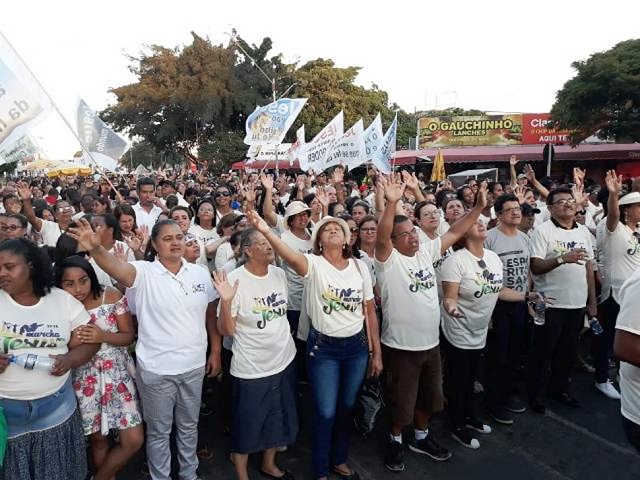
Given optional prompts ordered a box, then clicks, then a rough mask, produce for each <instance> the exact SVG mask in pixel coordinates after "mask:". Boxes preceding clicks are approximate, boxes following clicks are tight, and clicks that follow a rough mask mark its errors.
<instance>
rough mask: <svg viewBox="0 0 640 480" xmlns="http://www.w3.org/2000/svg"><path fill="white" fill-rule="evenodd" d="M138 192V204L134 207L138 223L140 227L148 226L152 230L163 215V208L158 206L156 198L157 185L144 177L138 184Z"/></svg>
mask: <svg viewBox="0 0 640 480" xmlns="http://www.w3.org/2000/svg"><path fill="white" fill-rule="evenodd" d="M136 191H137V192H138V200H139V201H138V203H136V204H135V205H134V206H133V211H134V212H136V223H137V225H138V227H142V226H143V225H146V227H147V228H148V229H149V232H151V229H152V228H153V226H154V225H155V224H156V221H157V220H158V217H159V216H160V214H161V213H162V208H160V207H159V206H158V199H157V198H156V184H155V183H154V181H153V180H152V179H151V178H149V177H142V178H141V179H139V180H138V182H137V183H136Z"/></svg>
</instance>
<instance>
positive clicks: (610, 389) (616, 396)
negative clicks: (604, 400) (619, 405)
mask: <svg viewBox="0 0 640 480" xmlns="http://www.w3.org/2000/svg"><path fill="white" fill-rule="evenodd" d="M596 389H597V390H599V391H600V392H602V393H603V394H604V395H606V396H607V397H609V398H610V399H612V400H620V392H618V391H617V390H616V387H614V386H613V384H612V383H611V381H609V380H607V381H606V382H604V383H596Z"/></svg>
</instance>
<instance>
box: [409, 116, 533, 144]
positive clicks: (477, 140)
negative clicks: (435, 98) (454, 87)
mask: <svg viewBox="0 0 640 480" xmlns="http://www.w3.org/2000/svg"><path fill="white" fill-rule="evenodd" d="M521 143H522V115H521V114H514V115H485V116H463V117H425V118H420V119H418V148H419V149H422V148H430V147H453V146H462V145H520V144H521Z"/></svg>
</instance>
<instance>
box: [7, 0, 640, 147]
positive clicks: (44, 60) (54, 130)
mask: <svg viewBox="0 0 640 480" xmlns="http://www.w3.org/2000/svg"><path fill="white" fill-rule="evenodd" d="M639 17H640V2H635V1H621V0H609V1H607V2H602V1H597V2H596V1H592V0H583V1H581V2H563V1H557V0H555V1H548V0H538V1H536V2H513V1H510V2H507V1H498V0H484V1H473V0H458V1H456V2H448V1H443V2H433V1H424V0H423V1H404V0H397V1H394V2H377V1H370V2H349V1H345V0H340V1H335V0H323V1H321V2H306V1H303V0H302V1H301V0H297V1H296V0H293V1H290V0H281V1H278V2H258V1H254V0H245V1H243V2H222V1H204V0H202V1H195V0H181V1H178V2H175V1H172V2H168V1H165V0H155V1H150V0H128V1H123V0H110V1H109V2H79V1H75V2H72V1H69V0H58V1H57V2H46V1H45V0H41V1H34V0H21V1H19V2H18V1H7V2H3V5H2V15H1V16H0V32H2V34H4V36H5V37H6V38H7V39H8V40H9V41H10V42H11V44H12V45H13V47H14V48H15V50H16V51H17V52H18V54H19V55H20V56H21V57H22V59H23V60H24V61H25V62H26V64H27V65H28V66H29V68H30V69H31V71H33V73H34V74H35V76H36V77H37V78H38V80H39V81H40V83H41V84H42V85H43V86H44V87H45V89H46V90H47V92H48V93H49V95H50V96H51V97H52V98H53V99H54V102H55V104H56V105H57V106H58V107H59V109H60V111H61V112H62V114H63V115H64V116H65V117H66V118H67V119H68V120H69V121H70V123H71V124H72V125H73V124H75V113H74V110H75V105H76V102H77V99H78V97H81V98H83V99H84V100H85V101H86V102H87V103H88V104H89V106H91V108H93V109H94V110H101V109H103V108H105V107H106V106H107V105H108V104H110V103H113V102H114V101H115V97H114V96H113V95H112V94H110V93H109V89H110V88H113V87H118V86H121V85H125V84H128V83H132V82H135V80H136V79H135V77H134V76H133V74H131V73H130V72H129V70H128V68H127V67H128V65H129V60H128V58H127V55H133V56H136V55H137V54H138V53H140V52H141V51H143V50H144V46H145V45H150V44H158V45H163V46H166V47H179V46H182V45H185V44H189V43H191V40H192V37H191V35H190V32H191V31H192V30H193V31H195V32H196V33H197V34H199V35H201V36H204V37H209V38H210V39H211V41H212V42H214V43H225V44H226V43H227V42H228V36H227V35H226V33H227V32H230V31H231V29H232V28H235V29H236V30H237V31H238V33H239V34H240V35H241V36H242V37H243V38H244V39H245V40H247V41H248V42H249V43H256V44H259V43H260V41H261V40H262V38H263V37H266V36H268V37H271V39H272V40H273V52H274V53H279V52H281V53H282V54H283V55H284V59H285V61H289V62H293V61H299V62H301V64H302V63H304V62H306V61H308V60H313V59H315V58H319V57H322V58H331V59H332V60H334V61H335V63H336V65H337V66H339V67H346V66H352V65H355V66H359V67H362V70H361V72H360V75H359V77H358V83H360V84H362V85H365V86H371V84H372V83H375V84H376V85H378V87H379V88H381V89H383V90H386V91H387V92H388V93H389V97H390V100H391V101H392V102H396V103H397V104H398V105H400V107H402V108H403V109H404V110H406V111H411V112H413V111H414V110H424V109H432V108H448V107H454V106H455V107H461V108H476V109H480V110H485V111H492V112H532V113H541V112H548V111H549V110H550V108H551V106H552V105H553V102H554V99H555V94H556V92H557V91H558V90H559V89H561V88H562V86H563V84H564V83H565V82H566V81H567V80H569V79H570V78H571V77H573V76H574V75H575V71H574V70H573V69H572V68H571V63H572V62H573V61H576V60H584V59H587V58H588V57H589V56H590V55H591V54H592V53H594V52H597V51H603V50H607V49H609V48H611V47H613V46H614V45H615V44H617V43H618V42H620V41H623V40H628V39H631V38H635V37H638V36H639V35H640V30H639V28H638V22H637V19H638V18H639ZM0 59H2V60H4V61H5V63H7V64H8V65H10V66H13V68H15V69H16V70H17V71H19V72H21V73H24V71H25V70H24V68H23V67H21V66H20V61H19V59H17V58H16V57H15V55H13V54H12V52H11V50H10V49H9V48H8V47H7V45H2V40H1V39H0ZM24 75H26V76H28V74H26V73H24ZM21 78H22V77H21ZM265 81H266V80H265ZM288 86H289V85H279V86H278V89H279V90H280V91H283V90H285V89H286V88H287V87H288ZM329 120H330V119H327V121H329ZM385 127H386V126H385ZM34 135H35V136H37V137H38V141H39V143H40V144H41V145H42V147H43V148H44V149H45V151H46V153H47V154H48V156H49V157H51V158H65V157H67V158H68V157H70V156H71V155H72V154H73V152H75V151H77V150H78V149H79V147H78V142H77V140H76V139H75V138H74V136H73V135H72V134H71V132H69V131H68V128H66V126H65V124H64V123H63V121H62V120H61V119H60V117H59V116H58V115H57V114H55V113H52V114H51V115H50V117H49V118H48V119H47V120H46V121H45V122H43V123H42V124H40V125H39V126H38V127H37V128H36V129H35V130H34Z"/></svg>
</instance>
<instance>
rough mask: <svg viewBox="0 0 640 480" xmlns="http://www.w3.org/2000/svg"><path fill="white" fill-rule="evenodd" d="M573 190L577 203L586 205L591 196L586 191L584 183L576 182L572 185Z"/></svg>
mask: <svg viewBox="0 0 640 480" xmlns="http://www.w3.org/2000/svg"><path fill="white" fill-rule="evenodd" d="M571 192H572V193H573V198H575V200H576V205H578V206H585V205H586V204H587V201H588V199H589V197H588V195H585V193H584V184H580V185H578V184H575V185H574V186H573V187H571Z"/></svg>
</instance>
